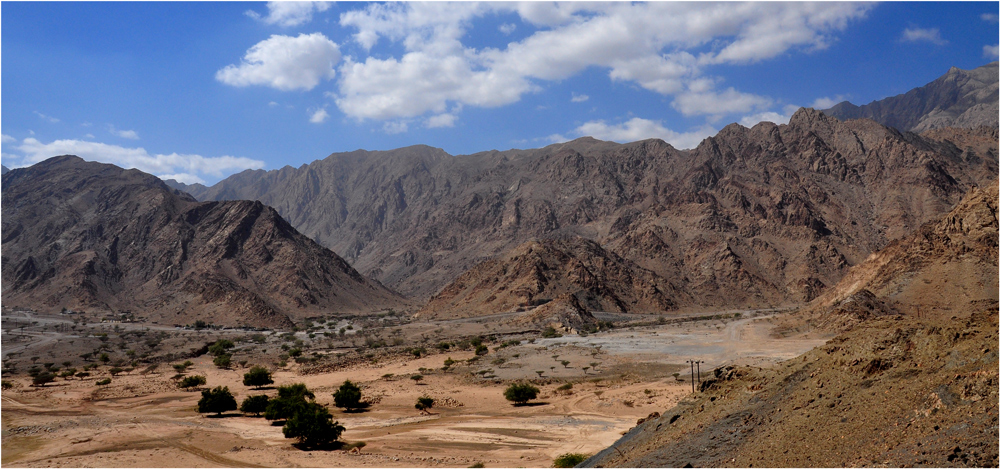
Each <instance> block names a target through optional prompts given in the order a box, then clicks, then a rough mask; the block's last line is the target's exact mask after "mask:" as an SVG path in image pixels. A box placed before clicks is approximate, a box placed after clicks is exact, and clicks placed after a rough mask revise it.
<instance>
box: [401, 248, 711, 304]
mask: <svg viewBox="0 0 1000 469" xmlns="http://www.w3.org/2000/svg"><path fill="white" fill-rule="evenodd" d="M678 299H682V301H684V303H686V304H690V303H691V302H692V301H691V299H690V298H689V297H688V296H687V295H685V294H684V293H683V292H679V291H677V289H676V287H674V286H673V285H671V284H670V281H669V280H668V279H664V278H662V277H660V276H658V275H656V274H655V273H653V272H650V271H648V270H646V269H643V268H641V267H638V266H636V265H634V264H632V263H631V262H629V261H627V260H625V259H622V258H621V257H620V256H618V255H617V254H615V253H613V252H609V251H607V250H605V249H604V248H602V247H601V246H600V245H599V244H597V243H596V242H594V241H591V240H588V239H584V238H580V237H570V238H562V239H544V240H540V241H529V242H527V243H524V244H522V245H520V246H518V247H516V248H514V249H512V250H511V251H508V252H506V253H504V254H503V255H501V256H499V257H497V258H495V259H490V260H488V261H484V262H482V263H479V264H477V265H476V266H475V267H473V268H472V269H470V270H468V271H466V272H465V273H463V274H462V275H460V276H459V277H458V278H457V279H456V280H455V281H453V282H451V283H450V284H448V286H446V287H445V288H444V289H442V290H441V291H440V292H438V293H437V294H436V295H434V296H432V297H431V299H430V301H429V302H428V303H427V305H425V306H424V307H423V309H421V310H420V311H419V313H418V314H417V316H418V317H426V318H454V317H471V316H477V315H481V314H483V313H484V312H496V313H505V312H511V311H517V312H521V311H525V310H529V309H530V310H534V309H535V307H537V306H540V305H545V304H549V303H551V302H553V301H555V302H556V304H563V307H568V308H569V309H571V310H580V311H616V312H623V313H627V312H645V313H663V312H667V311H671V310H674V309H677V304H676V301H677V300H678ZM551 306H555V305H551ZM543 311H544V310H543ZM526 316H527V315H526ZM539 317H542V318H547V317H548V316H547V315H546V314H544V313H543V314H541V315H540V316H539Z"/></svg>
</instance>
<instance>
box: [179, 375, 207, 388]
mask: <svg viewBox="0 0 1000 469" xmlns="http://www.w3.org/2000/svg"><path fill="white" fill-rule="evenodd" d="M207 382H208V380H206V379H205V377H204V376H199V375H195V376H185V377H184V379H182V380H181V382H180V383H178V384H177V387H179V388H181V389H187V388H194V387H198V386H201V385H203V384H205V383H207Z"/></svg>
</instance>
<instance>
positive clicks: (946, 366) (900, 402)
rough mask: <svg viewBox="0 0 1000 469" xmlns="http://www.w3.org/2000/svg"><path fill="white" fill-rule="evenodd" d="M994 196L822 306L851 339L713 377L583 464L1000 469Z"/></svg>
mask: <svg viewBox="0 0 1000 469" xmlns="http://www.w3.org/2000/svg"><path fill="white" fill-rule="evenodd" d="M997 197H998V194H997V183H996V182H994V183H993V184H991V185H990V186H989V187H987V188H985V189H973V190H972V191H971V192H970V194H969V195H968V196H967V197H966V198H965V199H964V200H963V201H962V202H961V203H960V204H959V205H958V206H956V207H955V209H953V210H952V211H951V212H950V213H948V214H947V215H946V216H944V217H942V218H941V219H940V220H939V221H937V222H935V223H930V224H927V225H925V226H924V227H922V228H921V229H920V230H919V231H918V232H917V233H915V234H914V235H912V236H910V237H908V238H906V239H904V240H900V241H898V242H895V243H892V244H891V245H890V246H888V247H887V248H886V249H884V250H882V251H880V252H878V253H876V254H873V255H872V256H871V257H869V258H868V259H867V260H866V261H865V262H863V263H862V264H860V265H858V266H856V267H854V268H853V269H851V271H850V272H849V273H848V274H847V275H846V276H845V277H844V279H842V280H841V281H840V282H839V283H838V284H837V285H836V286H835V287H834V288H832V289H831V290H830V291H828V292H827V293H825V294H824V295H823V296H821V297H820V298H818V299H817V300H816V301H815V302H814V304H815V305H819V306H821V307H825V309H824V308H821V309H820V310H819V311H820V312H821V313H822V314H824V315H827V317H828V319H833V320H834V321H839V324H840V325H841V326H853V327H847V329H849V330H848V331H847V332H845V333H842V334H841V335H839V336H837V337H835V338H833V339H832V340H830V341H829V342H828V343H827V344H825V345H824V346H822V347H818V348H816V349H814V350H812V351H810V352H808V353H806V354H804V355H803V356H801V357H798V358H795V359H792V360H789V361H787V362H785V363H783V364H782V365H780V366H779V367H777V368H775V369H758V368H751V367H743V368H739V367H731V366H730V367H723V368H720V369H717V370H714V377H712V378H711V379H709V380H706V381H705V382H704V384H703V385H702V388H701V390H702V392H700V393H698V394H695V395H692V396H691V397H689V398H687V399H685V400H684V401H682V402H681V403H680V404H679V405H678V406H676V407H675V408H673V409H670V410H668V411H666V412H664V414H663V415H662V416H658V417H654V418H651V419H649V420H648V421H646V422H644V423H642V424H641V425H639V426H637V427H636V428H634V429H632V430H631V431H630V432H629V433H627V434H626V435H625V436H624V437H623V438H622V439H620V440H619V441H618V442H616V443H615V444H614V445H613V447H611V448H608V449H606V450H604V451H602V452H601V453H599V454H598V455H596V456H594V457H593V458H591V459H589V460H588V461H587V462H586V463H585V464H584V465H585V466H587V467H611V466H630V467H663V466H674V467H680V466H686V465H689V464H690V465H691V466H694V467H705V466H708V467H761V466H764V467H785V466H797V467H814V466H818V467H824V466H825V467H834V466H874V465H878V466H895V467H909V466H935V467H942V466H947V467H967V466H990V467H995V466H996V465H997V464H998V443H997V442H998V436H1000V435H998V433H997V428H998V427H997V424H998V415H1000V414H998V411H1000V409H998V395H997V390H998V384H1000V380H998V354H997V344H998V336H997V331H998V322H997V320H998V315H997V295H998V293H997V291H998V288H997V277H998V273H1000V272H998V268H997V233H998V232H997ZM873 292H874V293H873ZM887 305H890V306H887ZM845 315H850V316H851V319H852V321H850V322H849V323H845V321H843V316H845ZM859 435H868V436H870V437H866V438H859V437H858V436H859Z"/></svg>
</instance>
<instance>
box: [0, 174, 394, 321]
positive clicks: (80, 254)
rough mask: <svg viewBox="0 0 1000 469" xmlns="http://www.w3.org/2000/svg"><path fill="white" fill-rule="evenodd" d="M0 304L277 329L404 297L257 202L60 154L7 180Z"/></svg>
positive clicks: (376, 307)
mask: <svg viewBox="0 0 1000 469" xmlns="http://www.w3.org/2000/svg"><path fill="white" fill-rule="evenodd" d="M2 205H3V240H2V246H3V248H2V249H3V251H2V258H3V262H2V266H3V267H2V269H3V279H4V282H3V292H2V294H3V302H4V304H5V305H23V306H27V307H31V308H35V309H40V310H52V309H55V310H58V309H60V308H62V307H66V308H70V309H75V310H81V309H83V310H103V311H114V312H121V311H126V310H128V311H131V312H133V313H134V314H136V315H139V316H144V317H147V318H149V319H150V320H154V321H159V322H161V323H168V324H173V323H178V324H186V323H193V322H194V321H195V320H197V319H202V320H205V321H207V322H210V323H215V324H227V325H250V326H260V327H278V326H288V325H291V323H292V320H295V319H301V318H303V317H307V316H313V315H319V314H330V313H339V312H364V311H375V310H379V309H382V308H387V307H399V306H400V305H402V304H403V300H402V298H401V297H399V296H398V295H396V294H394V293H393V292H391V291H389V290H387V289H386V288H385V287H382V286H381V285H379V284H377V283H376V282H373V281H370V280H368V279H366V278H365V277H363V276H362V275H361V274H359V273H358V272H357V271H355V270H354V269H353V268H351V266H350V265H348V264H347V263H346V262H345V261H344V260H343V259H341V258H339V257H338V256H337V255H336V254H334V253H333V252H332V251H330V250H328V249H326V248H323V247H322V246H320V245H318V244H316V243H315V242H313V241H312V240H310V239H308V238H307V237H305V236H303V235H301V234H300V233H298V232H297V231H296V230H295V229H294V228H292V226H291V225H289V224H288V223H287V222H286V221H285V220H283V219H282V218H281V217H280V216H279V215H278V214H277V212H275V211H274V210H273V209H272V208H270V207H267V206H265V205H263V204H261V203H260V202H251V201H234V202H198V201H196V200H194V199H193V198H191V197H190V196H189V195H187V194H185V193H183V192H178V191H175V190H173V189H170V188H169V187H167V186H166V185H165V184H164V183H163V182H161V181H160V180H159V179H157V178H156V177H154V176H151V175H148V174H145V173H142V172H140V171H138V170H124V169H121V168H119V167H116V166H113V165H107V164H100V163H89V162H85V161H83V160H82V159H80V158H77V157H75V156H60V157H55V158H51V159H49V160H46V161H43V162H41V163H38V164H36V165H34V166H31V167H28V168H24V169H18V170H14V171H11V172H9V173H7V174H5V175H4V176H3V204H2Z"/></svg>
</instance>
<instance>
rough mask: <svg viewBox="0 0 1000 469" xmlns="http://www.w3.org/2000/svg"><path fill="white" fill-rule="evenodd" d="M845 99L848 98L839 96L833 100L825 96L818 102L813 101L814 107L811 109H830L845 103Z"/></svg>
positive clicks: (818, 99)
mask: <svg viewBox="0 0 1000 469" xmlns="http://www.w3.org/2000/svg"><path fill="white" fill-rule="evenodd" d="M845 99H846V97H845V96H844V95H842V94H838V95H836V96H834V97H832V98H830V97H827V96H823V97H822V98H816V100H815V101H813V103H812V105H811V106H809V107H811V108H813V109H830V108H832V107H833V106H836V105H837V104H838V103H841V102H843V101H844V100H845Z"/></svg>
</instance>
